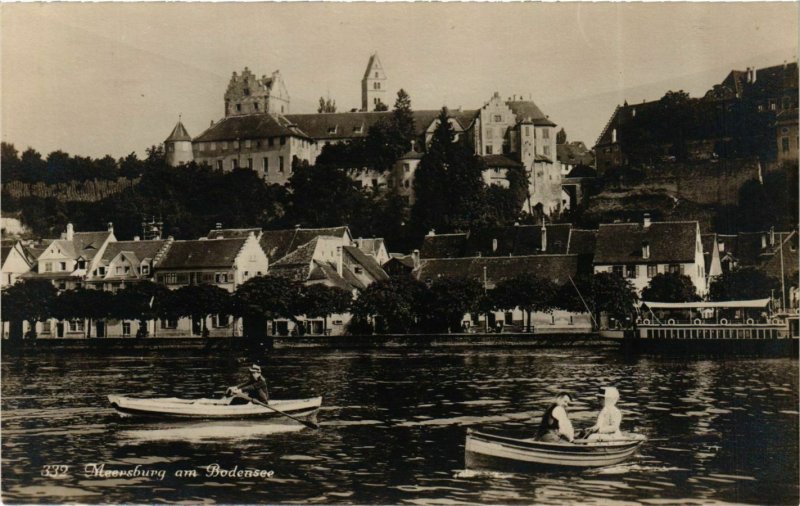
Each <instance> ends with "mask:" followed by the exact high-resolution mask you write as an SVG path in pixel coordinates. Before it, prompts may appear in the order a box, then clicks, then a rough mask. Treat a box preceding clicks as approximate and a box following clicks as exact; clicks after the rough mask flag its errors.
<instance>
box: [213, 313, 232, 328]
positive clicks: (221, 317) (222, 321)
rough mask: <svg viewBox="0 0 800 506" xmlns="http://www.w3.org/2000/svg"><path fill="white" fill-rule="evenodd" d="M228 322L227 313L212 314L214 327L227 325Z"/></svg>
mask: <svg viewBox="0 0 800 506" xmlns="http://www.w3.org/2000/svg"><path fill="white" fill-rule="evenodd" d="M228 322H229V317H228V315H226V314H215V315H214V320H213V325H214V327H217V328H220V327H227V326H228Z"/></svg>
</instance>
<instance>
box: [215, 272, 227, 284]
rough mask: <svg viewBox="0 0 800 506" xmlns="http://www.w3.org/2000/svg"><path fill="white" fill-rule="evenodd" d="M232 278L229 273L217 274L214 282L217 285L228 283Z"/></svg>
mask: <svg viewBox="0 0 800 506" xmlns="http://www.w3.org/2000/svg"><path fill="white" fill-rule="evenodd" d="M229 278H230V276H228V273H227V272H217V273H216V274H214V281H215V282H216V283H228V282H229Z"/></svg>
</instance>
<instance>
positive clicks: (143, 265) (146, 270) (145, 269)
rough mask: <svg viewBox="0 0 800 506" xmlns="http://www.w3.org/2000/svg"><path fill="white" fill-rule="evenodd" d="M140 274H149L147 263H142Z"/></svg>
mask: <svg viewBox="0 0 800 506" xmlns="http://www.w3.org/2000/svg"><path fill="white" fill-rule="evenodd" d="M142 274H150V266H149V265H147V264H142Z"/></svg>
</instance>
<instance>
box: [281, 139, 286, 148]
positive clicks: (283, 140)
mask: <svg viewBox="0 0 800 506" xmlns="http://www.w3.org/2000/svg"><path fill="white" fill-rule="evenodd" d="M285 144H286V137H281V146H283V145H285Z"/></svg>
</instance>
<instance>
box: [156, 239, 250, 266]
mask: <svg viewBox="0 0 800 506" xmlns="http://www.w3.org/2000/svg"><path fill="white" fill-rule="evenodd" d="M246 240H247V239H244V238H237V239H213V240H210V239H200V240H191V241H174V242H173V243H172V246H170V248H169V251H167V254H166V255H165V256H164V259H163V260H162V261H161V263H160V264H159V265H158V266H157V267H158V268H159V269H190V268H201V267H228V268H229V267H231V266H232V265H233V262H234V261H235V260H236V256H237V255H238V254H239V251H240V250H241V249H242V247H243V246H244V243H245V241H246Z"/></svg>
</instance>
